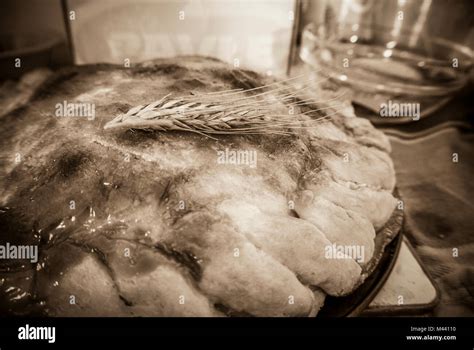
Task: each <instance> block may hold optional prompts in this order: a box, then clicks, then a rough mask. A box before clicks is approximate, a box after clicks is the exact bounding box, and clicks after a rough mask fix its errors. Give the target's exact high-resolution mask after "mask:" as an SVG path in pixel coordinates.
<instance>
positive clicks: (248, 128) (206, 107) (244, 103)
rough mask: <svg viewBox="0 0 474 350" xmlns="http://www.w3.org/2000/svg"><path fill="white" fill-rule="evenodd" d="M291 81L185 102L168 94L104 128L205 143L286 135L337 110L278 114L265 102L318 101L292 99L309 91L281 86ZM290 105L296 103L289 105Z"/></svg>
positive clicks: (292, 79) (214, 94) (186, 98)
mask: <svg viewBox="0 0 474 350" xmlns="http://www.w3.org/2000/svg"><path fill="white" fill-rule="evenodd" d="M296 79H299V77H295V78H290V79H288V80H287V81H284V82H276V83H272V84H269V85H264V86H260V87H257V88H252V89H247V90H243V89H233V90H226V91H221V92H219V91H218V92H211V93H207V94H202V95H197V96H196V95H195V96H191V97H189V96H183V97H178V98H171V94H168V95H166V96H164V97H163V98H161V99H159V100H157V101H154V102H152V103H149V104H147V105H140V106H136V107H133V108H132V109H130V110H129V111H128V112H127V113H125V114H121V115H119V116H117V117H116V118H114V119H113V120H111V121H109V122H108V123H107V124H106V125H105V126H104V129H109V130H110V129H112V130H113V129H142V130H156V131H163V132H166V131H187V132H194V133H198V134H202V135H205V136H207V137H211V138H213V137H212V136H210V135H217V134H265V135H290V134H292V132H291V130H292V129H299V128H307V127H311V126H314V123H318V122H321V121H322V120H324V119H327V115H324V114H323V116H321V115H319V116H318V117H317V118H314V117H312V114H313V113H315V112H320V111H322V110H324V109H328V108H332V109H334V107H338V106H339V105H333V106H327V107H324V108H317V109H312V110H309V111H306V112H304V113H303V112H300V113H298V114H300V115H305V116H309V117H311V118H307V120H304V119H302V118H298V117H296V115H295V114H290V113H287V114H282V113H281V109H280V110H278V109H277V108H275V106H274V103H272V101H269V100H268V97H273V98H274V100H275V101H280V102H286V104H287V105H289V106H291V105H293V106H294V107H301V106H304V105H312V104H316V102H318V101H314V100H312V99H306V100H301V99H297V98H296V96H297V94H298V93H299V92H301V91H302V90H305V89H308V88H310V87H311V86H312V85H311V83H308V81H306V84H304V85H303V87H300V88H298V89H295V88H294V87H293V86H291V85H287V82H288V81H290V80H291V81H295V80H296ZM270 86H276V87H273V88H271V89H269V90H268V91H264V92H259V93H257V94H254V95H250V96H249V95H248V93H249V92H255V91H256V90H263V89H266V88H268V87H270ZM291 100H296V102H293V103H291V102H290V101H291ZM320 114H321V113H320Z"/></svg>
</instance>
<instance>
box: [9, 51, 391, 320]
mask: <svg viewBox="0 0 474 350" xmlns="http://www.w3.org/2000/svg"><path fill="white" fill-rule="evenodd" d="M265 83H268V81H266V80H265V78H263V77H261V76H259V75H258V74H256V73H253V72H250V71H244V70H238V69H231V68H229V67H228V66H227V65H225V64H224V63H222V62H220V61H217V60H214V59H208V58H200V57H182V58H175V59H172V60H156V61H153V62H148V63H145V64H142V65H139V66H136V67H134V68H129V69H126V68H120V67H114V66H108V65H98V66H86V67H76V68H70V69H66V70H63V71H61V72H59V73H57V74H56V75H55V76H54V77H53V78H52V79H51V80H50V81H49V82H47V83H46V84H45V85H44V86H43V87H42V88H41V89H40V91H39V92H38V94H37V95H36V96H35V98H34V99H33V101H32V102H31V103H30V104H28V106H26V107H24V108H22V109H19V110H16V111H14V112H12V113H10V114H8V115H6V116H4V117H3V120H2V123H3V124H2V130H1V141H0V142H1V143H2V147H1V152H2V159H3V160H2V164H1V165H2V166H1V170H0V171H1V172H2V174H1V175H2V177H1V178H2V180H1V190H2V192H1V197H0V199H1V205H2V206H3V210H2V213H1V220H2V226H3V227H6V234H5V238H4V239H5V242H10V243H11V244H17V245H20V244H37V245H39V247H40V252H41V254H40V261H39V263H38V264H28V263H27V264H25V263H24V262H23V264H22V265H23V266H24V267H22V268H21V267H19V266H9V267H10V271H9V272H8V273H7V272H5V269H6V265H7V262H6V261H3V262H2V264H3V265H2V266H4V268H3V270H4V272H3V273H2V276H1V277H2V278H4V283H3V284H2V286H1V288H2V290H3V295H4V297H5V299H7V300H6V301H5V302H4V303H3V305H4V307H5V308H6V309H7V310H9V311H10V312H28V311H25V310H30V311H31V309H32V308H33V309H35V310H36V307H39V309H41V310H42V312H44V313H46V314H47V315H53V316H91V315H97V316H111V315H113V316H133V315H140V316H218V315H253V316H309V315H315V314H317V311H318V310H319V308H320V307H321V306H322V304H323V302H324V297H325V295H326V294H330V295H335V296H338V295H346V294H348V293H350V292H351V291H353V290H354V288H356V286H357V285H358V284H360V283H361V281H362V280H363V279H364V278H365V274H364V273H363V271H364V268H365V267H366V265H367V262H368V261H370V259H371V257H372V255H373V252H374V238H375V232H376V230H378V229H380V228H381V227H383V226H384V224H385V223H386V222H387V221H388V220H389V218H390V216H391V214H392V212H393V209H394V207H395V204H396V199H395V198H394V197H393V196H392V191H393V189H394V186H395V174H394V169H393V165H392V161H391V159H390V157H389V152H390V145H389V143H388V140H387V139H386V137H385V136H384V135H383V134H382V133H381V132H379V131H377V130H376V129H374V128H373V127H372V126H371V124H370V123H369V122H368V121H366V120H363V119H360V118H357V117H355V116H353V115H352V116H351V115H350V108H347V106H346V108H345V111H344V113H341V112H339V113H332V114H330V115H331V117H330V118H328V119H326V120H323V121H320V122H318V123H317V124H314V127H311V128H301V129H296V130H292V132H291V135H287V136H279V135H238V134H235V135H233V134H231V135H225V136H219V137H216V139H211V138H208V137H206V136H204V135H196V134H193V133H186V132H147V131H140V130H126V129H125V130H117V131H113V132H109V131H107V130H104V129H103V126H104V124H105V123H106V122H108V121H110V120H112V119H113V118H114V117H115V116H116V115H118V114H120V113H125V112H127V111H128V110H129V109H130V108H132V107H133V106H136V105H140V104H144V103H147V102H150V100H153V99H156V98H159V97H161V96H164V95H166V94H168V93H170V92H172V93H173V94H175V95H177V96H179V95H189V93H190V92H192V93H194V94H202V93H208V92H211V91H220V90H229V89H236V88H244V89H250V88H255V87H258V86H261V85H264V84H265ZM323 93H324V92H321V94H323ZM255 94H256V93H249V96H250V98H251V96H252V95H255ZM150 96H151V97H150ZM317 100H321V98H318V99H317ZM63 101H71V102H74V101H76V102H87V103H93V104H94V105H95V112H96V115H95V119H94V120H85V119H84V118H82V119H81V118H64V117H62V118H61V117H59V118H58V117H55V116H54V110H55V106H56V104H57V103H62V102H63ZM322 104H323V105H324V103H322ZM311 107H313V108H314V106H307V108H311ZM316 107H320V105H316ZM274 108H275V109H277V110H278V109H280V110H281V111H282V113H287V109H288V105H285V104H284V103H283V102H281V101H278V100H277V99H276V100H275V101H274ZM303 112H304V109H302V110H300V111H299V112H298V113H296V115H295V118H296V119H297V120H302V121H304V120H307V119H308V118H310V117H308V116H307V115H304V114H302V113H303ZM325 113H327V114H328V115H329V113H328V112H327V111H326V112H325ZM320 114H322V115H324V114H323V112H320ZM226 149H227V150H231V151H232V150H237V151H238V150H242V151H255V152H256V154H257V155H258V163H257V165H256V166H255V167H251V166H245V164H244V165H243V166H237V165H236V164H233V163H232V162H227V163H226V164H224V165H223V164H220V163H219V162H218V161H217V157H218V154H219V153H218V152H224V151H225V150H226ZM16 154H20V155H21V161H20V162H17V163H15V162H14V161H12V156H13V157H14V155H16ZM247 165H248V164H247ZM71 201H73V202H74V208H73V209H71V203H72V202H71ZM335 246H336V247H337V246H340V247H348V246H354V247H359V248H360V249H362V250H361V251H363V252H364V259H363V260H357V259H356V257H351V256H348V255H347V254H346V255H344V256H342V258H341V256H339V258H334V257H328V249H330V248H328V247H335ZM9 264H10V263H9ZM11 271H13V273H12V272H11ZM25 276H30V277H31V279H28V280H26V279H25V278H24V277H25ZM20 281H21V282H20ZM10 286H15V288H17V294H16V296H18V295H22V297H21V298H19V299H21V300H22V303H20V304H21V305H22V306H21V307H17V306H18V305H19V303H16V304H15V303H14V302H12V300H17V299H14V298H12V296H11V295H8V293H7V292H5V291H6V290H7V289H8V287H10ZM22 293H23V294H22ZM71 296H74V298H75V301H76V302H75V303H74V304H71V302H70V301H71V299H70V298H71ZM18 310H20V311H18Z"/></svg>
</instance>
